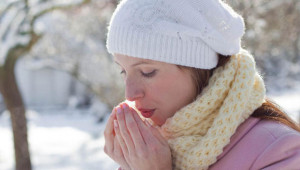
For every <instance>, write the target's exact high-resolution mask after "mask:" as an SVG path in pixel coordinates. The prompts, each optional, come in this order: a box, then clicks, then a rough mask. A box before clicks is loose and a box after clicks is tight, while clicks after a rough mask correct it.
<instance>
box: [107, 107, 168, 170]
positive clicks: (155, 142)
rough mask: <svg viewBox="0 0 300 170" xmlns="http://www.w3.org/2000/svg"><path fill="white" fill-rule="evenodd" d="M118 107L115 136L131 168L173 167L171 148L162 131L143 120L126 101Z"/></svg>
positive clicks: (163, 169) (135, 169) (141, 169)
mask: <svg viewBox="0 0 300 170" xmlns="http://www.w3.org/2000/svg"><path fill="white" fill-rule="evenodd" d="M116 110H117V113H115V114H116V118H117V119H116V120H113V122H114V123H113V124H114V131H115V134H116V135H115V138H116V139H117V140H118V143H119V147H120V148H121V153H122V155H123V157H124V158H125V161H126V163H127V165H128V166H129V167H130V169H133V170H153V169H155V170H168V169H172V159H171V151H170V148H169V145H168V143H167V141H166V140H165V139H164V138H163V137H162V135H161V134H160V132H159V131H158V130H157V129H156V128H155V127H153V126H151V125H150V123H148V122H144V121H142V120H141V118H140V117H139V116H138V114H137V112H136V111H135V110H134V109H132V108H130V107H129V106H128V105H127V104H126V103H122V104H120V105H119V106H118V107H117V108H116ZM116 139H114V140H116ZM122 162H123V161H122ZM121 166H122V165H121ZM124 166H125V165H124ZM124 169H126V168H124Z"/></svg>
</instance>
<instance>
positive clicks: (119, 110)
mask: <svg viewBox="0 0 300 170" xmlns="http://www.w3.org/2000/svg"><path fill="white" fill-rule="evenodd" d="M117 113H118V114H121V107H120V106H119V107H117Z"/></svg>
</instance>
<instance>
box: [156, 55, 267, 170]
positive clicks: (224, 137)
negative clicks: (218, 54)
mask: <svg viewBox="0 0 300 170" xmlns="http://www.w3.org/2000/svg"><path fill="white" fill-rule="evenodd" d="M264 98H265V87H264V83H263V80H262V78H261V77H260V76H259V74H258V73H257V72H256V69H255V61H254V59H253V57H252V56H251V55H250V54H249V53H248V52H247V51H245V50H242V51H241V52H240V53H239V54H237V55H233V56H231V59H230V60H229V62H228V63H227V64H226V65H225V66H224V67H220V68H217V69H216V70H215V71H214V73H213V75H212V77H211V78H210V81H209V84H208V86H207V87H206V88H205V89H204V90H203V91H202V93H201V94H200V95H199V96H198V97H197V99H196V100H195V101H194V102H192V103H191V104H189V105H187V106H185V107H183V108H182V109H180V110H179V111H177V112H176V113H175V115H174V116H173V117H171V118H169V119H168V120H167V121H166V123H165V124H164V125H163V126H162V127H161V129H160V130H161V131H162V133H163V135H164V136H165V137H166V138H167V139H168V143H169V145H170V148H171V151H172V157H173V158H172V159H173V169H188V170H191V169H208V167H209V166H210V165H212V164H214V163H215V162H216V160H217V156H218V155H220V154H221V153H222V152H223V148H224V147H225V146H226V145H227V144H229V142H230V137H231V136H232V135H233V134H234V133H235V131H236V129H237V127H238V126H239V125H240V124H241V123H242V122H243V121H244V120H245V119H247V118H248V117H249V116H250V115H251V114H252V112H253V111H254V110H255V109H256V108H258V107H259V106H261V104H262V103H263V102H264V101H265V100H264Z"/></svg>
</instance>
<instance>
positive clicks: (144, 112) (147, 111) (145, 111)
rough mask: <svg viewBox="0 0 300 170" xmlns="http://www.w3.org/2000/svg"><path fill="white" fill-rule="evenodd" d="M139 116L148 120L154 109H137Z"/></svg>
mask: <svg viewBox="0 0 300 170" xmlns="http://www.w3.org/2000/svg"><path fill="white" fill-rule="evenodd" d="M138 110H139V111H140V112H141V114H142V115H143V116H144V117H145V118H150V117H151V116H152V115H153V114H154V111H155V109H138Z"/></svg>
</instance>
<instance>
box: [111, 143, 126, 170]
mask: <svg viewBox="0 0 300 170" xmlns="http://www.w3.org/2000/svg"><path fill="white" fill-rule="evenodd" d="M114 148H115V149H114V160H115V161H116V162H118V163H119V164H120V165H121V166H122V167H126V168H128V167H129V165H128V163H127V161H126V159H125V155H124V153H123V150H122V148H121V146H120V143H119V141H118V139H116V140H115V141H114ZM128 169H129V168H128Z"/></svg>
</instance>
